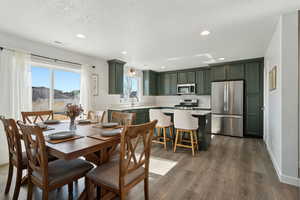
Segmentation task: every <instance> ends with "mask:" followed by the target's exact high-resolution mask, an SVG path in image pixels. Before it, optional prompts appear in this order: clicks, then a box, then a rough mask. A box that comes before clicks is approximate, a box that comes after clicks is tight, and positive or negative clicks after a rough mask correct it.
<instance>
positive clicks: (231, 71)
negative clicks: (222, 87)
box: [211, 64, 245, 81]
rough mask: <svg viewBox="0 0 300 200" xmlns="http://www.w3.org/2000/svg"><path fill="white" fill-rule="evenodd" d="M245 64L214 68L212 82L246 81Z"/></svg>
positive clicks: (212, 69)
mask: <svg viewBox="0 0 300 200" xmlns="http://www.w3.org/2000/svg"><path fill="white" fill-rule="evenodd" d="M244 68H245V67H244V64H226V65H219V66H212V67H211V73H212V81H225V80H239V79H244V78H245V77H244V70H245V69H244Z"/></svg>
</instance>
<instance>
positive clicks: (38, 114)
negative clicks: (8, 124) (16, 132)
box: [21, 110, 53, 124]
mask: <svg viewBox="0 0 300 200" xmlns="http://www.w3.org/2000/svg"><path fill="white" fill-rule="evenodd" d="M21 115H22V119H23V123H25V124H26V123H29V124H34V123H37V122H44V121H46V120H50V119H53V111H52V110H45V111H34V112H21Z"/></svg>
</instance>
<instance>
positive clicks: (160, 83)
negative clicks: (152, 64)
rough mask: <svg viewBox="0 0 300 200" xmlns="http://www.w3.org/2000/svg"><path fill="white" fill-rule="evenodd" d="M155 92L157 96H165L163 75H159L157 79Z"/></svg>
mask: <svg viewBox="0 0 300 200" xmlns="http://www.w3.org/2000/svg"><path fill="white" fill-rule="evenodd" d="M157 87H158V89H157V91H158V95H166V94H165V93H166V90H165V73H162V72H161V73H159V74H158V77H157Z"/></svg>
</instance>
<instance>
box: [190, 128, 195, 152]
mask: <svg viewBox="0 0 300 200" xmlns="http://www.w3.org/2000/svg"><path fill="white" fill-rule="evenodd" d="M190 136H191V144H192V154H193V156H194V155H195V149H194V139H193V138H194V137H193V131H190Z"/></svg>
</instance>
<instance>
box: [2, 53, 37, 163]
mask: <svg viewBox="0 0 300 200" xmlns="http://www.w3.org/2000/svg"><path fill="white" fill-rule="evenodd" d="M0 94H1V97H0V115H4V116H5V117H7V118H13V119H16V120H19V119H21V112H22V111H31V109H32V96H31V94H32V88H31V67H30V55H28V54H26V53H22V52H16V51H10V50H6V49H3V50H2V51H0ZM3 131H4V130H3V127H2V123H1V125H0V164H3V163H6V162H7V158H8V157H7V144H6V138H5V134H4V132H3Z"/></svg>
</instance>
